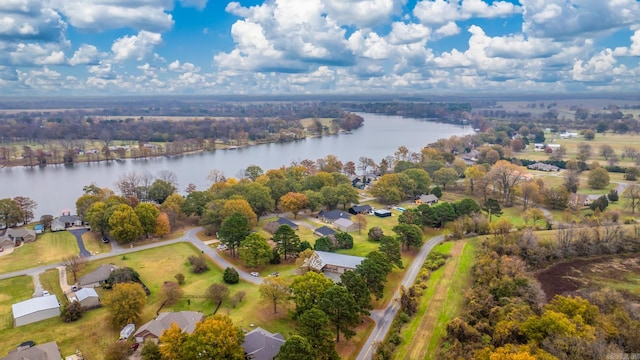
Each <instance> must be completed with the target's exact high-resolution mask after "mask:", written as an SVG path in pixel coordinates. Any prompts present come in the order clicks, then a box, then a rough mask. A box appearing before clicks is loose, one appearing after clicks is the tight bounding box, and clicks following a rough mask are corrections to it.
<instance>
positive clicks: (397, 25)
mask: <svg viewBox="0 0 640 360" xmlns="http://www.w3.org/2000/svg"><path fill="white" fill-rule="evenodd" d="M429 35H431V29H430V28H428V27H426V26H424V25H422V24H413V23H408V24H407V23H404V22H397V21H396V22H394V23H393V24H391V32H390V33H389V43H391V44H394V45H397V44H411V43H415V42H422V43H426V41H427V40H428V39H429Z"/></svg>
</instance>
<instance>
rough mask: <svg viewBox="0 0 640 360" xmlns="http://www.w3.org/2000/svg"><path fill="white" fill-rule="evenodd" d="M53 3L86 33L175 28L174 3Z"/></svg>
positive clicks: (137, 0) (148, 0)
mask: <svg viewBox="0 0 640 360" xmlns="http://www.w3.org/2000/svg"><path fill="white" fill-rule="evenodd" d="M191 2H194V1H191ZM195 2H198V1H195ZM51 3H52V5H53V7H54V8H55V9H57V10H58V11H60V12H61V13H62V14H64V16H65V17H66V18H67V20H68V21H69V23H70V24H71V25H73V26H74V27H77V28H79V29H82V30H85V31H92V32H93V31H103V30H107V29H118V28H127V27H130V28H134V29H136V30H147V31H155V32H159V31H166V30H169V29H171V27H173V23H174V20H173V17H172V16H171V14H169V11H171V10H173V4H174V0H51Z"/></svg>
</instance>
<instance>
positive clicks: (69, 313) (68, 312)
mask: <svg viewBox="0 0 640 360" xmlns="http://www.w3.org/2000/svg"><path fill="white" fill-rule="evenodd" d="M83 314H84V308H83V307H82V305H81V304H80V302H79V301H72V302H71V303H70V304H67V305H66V306H65V307H64V308H63V309H62V312H61V313H60V317H61V318H62V321H64V322H66V323H70V322H74V321H76V320H80V318H82V315H83Z"/></svg>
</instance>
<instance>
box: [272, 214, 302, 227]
mask: <svg viewBox="0 0 640 360" xmlns="http://www.w3.org/2000/svg"><path fill="white" fill-rule="evenodd" d="M276 222H277V223H278V224H280V225H287V226H289V227H290V228H292V229H297V228H298V224H296V223H294V222H293V221H291V220H289V219H287V218H286V217H279V218H278V220H276Z"/></svg>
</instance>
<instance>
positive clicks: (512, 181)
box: [488, 160, 524, 206]
mask: <svg viewBox="0 0 640 360" xmlns="http://www.w3.org/2000/svg"><path fill="white" fill-rule="evenodd" d="M523 174H524V168H522V167H521V166H517V165H515V164H512V163H510V162H508V161H506V160H499V161H498V162H496V163H495V164H494V165H493V166H492V167H491V170H490V171H489V173H488V175H489V177H490V178H491V179H492V180H493V182H494V184H495V185H496V188H497V189H498V190H500V191H501V192H502V195H503V201H504V203H505V205H507V206H509V205H511V201H512V198H513V196H512V195H513V191H514V189H515V186H516V185H517V184H518V183H519V182H520V181H521V180H522V175H523Z"/></svg>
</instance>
